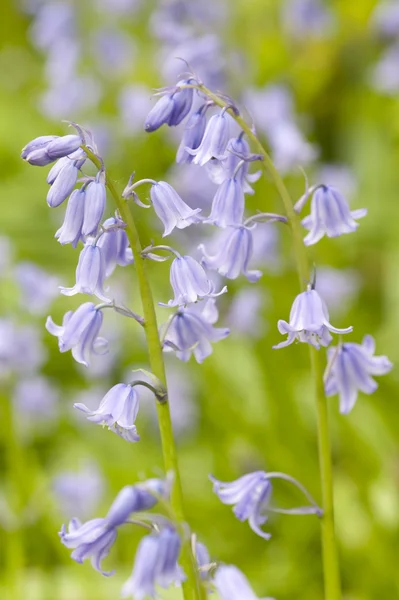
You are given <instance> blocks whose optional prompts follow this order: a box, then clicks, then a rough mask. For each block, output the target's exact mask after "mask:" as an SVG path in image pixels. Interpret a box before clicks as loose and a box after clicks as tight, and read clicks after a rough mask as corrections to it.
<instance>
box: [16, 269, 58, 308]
mask: <svg viewBox="0 0 399 600" xmlns="http://www.w3.org/2000/svg"><path fill="white" fill-rule="evenodd" d="M14 276H15V280H16V282H17V284H18V286H19V289H20V305H21V306H22V307H23V308H24V309H25V310H27V311H28V312H30V313H31V314H33V315H42V314H44V313H45V312H46V311H47V309H48V308H49V306H50V304H51V303H52V302H53V300H54V298H56V296H57V295H58V277H55V276H54V275H49V274H48V273H46V271H44V270H43V269H41V268H40V267H38V266H37V265H36V264H35V263H32V262H29V261H26V262H21V263H18V264H17V265H16V266H15V269H14Z"/></svg>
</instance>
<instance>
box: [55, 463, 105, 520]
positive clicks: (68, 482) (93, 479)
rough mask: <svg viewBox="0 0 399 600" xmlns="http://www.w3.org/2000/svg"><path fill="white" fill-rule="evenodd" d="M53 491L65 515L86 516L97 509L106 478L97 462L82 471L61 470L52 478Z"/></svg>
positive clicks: (88, 464)
mask: <svg viewBox="0 0 399 600" xmlns="http://www.w3.org/2000/svg"><path fill="white" fill-rule="evenodd" d="M51 487H52V491H53V493H54V496H55V498H56V501H57V505H58V507H59V508H60V510H61V512H62V513H63V515H64V516H66V517H68V518H71V517H72V516H73V515H78V517H81V518H86V517H88V515H90V514H92V513H93V511H95V510H96V508H97V506H98V504H99V502H100V500H101V497H102V495H103V492H104V478H103V477H102V475H101V473H100V471H99V470H98V467H97V466H96V465H95V464H92V463H87V464H85V465H84V466H83V468H82V469H81V470H80V471H61V472H60V473H58V474H57V475H56V476H55V477H54V478H53V480H52V486H51Z"/></svg>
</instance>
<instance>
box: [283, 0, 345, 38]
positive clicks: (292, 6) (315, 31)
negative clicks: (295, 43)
mask: <svg viewBox="0 0 399 600" xmlns="http://www.w3.org/2000/svg"><path fill="white" fill-rule="evenodd" d="M282 18H283V27H284V29H285V31H286V33H287V34H288V35H289V36H291V37H292V38H294V39H300V40H304V41H306V40H308V39H309V38H311V37H315V38H323V37H325V36H326V35H329V34H331V32H332V31H333V25H334V20H333V16H332V14H331V12H330V11H329V10H328V9H327V8H326V6H325V3H324V2H323V1H322V0H285V1H284V2H283V4H282Z"/></svg>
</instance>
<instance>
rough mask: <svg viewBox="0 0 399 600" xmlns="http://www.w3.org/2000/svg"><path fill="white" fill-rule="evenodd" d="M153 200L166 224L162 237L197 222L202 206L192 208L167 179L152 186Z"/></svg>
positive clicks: (158, 213) (157, 211)
mask: <svg viewBox="0 0 399 600" xmlns="http://www.w3.org/2000/svg"><path fill="white" fill-rule="evenodd" d="M150 196H151V202H152V205H153V207H154V210H155V213H156V215H157V216H158V217H159V218H160V219H161V221H162V223H163V224H164V226H165V231H164V232H163V235H162V237H165V236H167V235H169V234H170V233H172V231H173V229H174V228H175V227H177V228H178V229H184V228H185V227H188V226H189V225H192V223H197V222H198V221H199V217H198V216H197V215H198V213H199V212H201V209H200V208H196V209H194V210H193V209H191V208H190V207H189V206H187V204H186V203H185V202H183V200H182V199H181V198H180V196H179V194H178V193H177V192H176V191H175V190H174V189H173V188H172V186H171V185H169V184H168V183H166V181H158V183H155V184H154V185H153V186H152V187H151V191H150Z"/></svg>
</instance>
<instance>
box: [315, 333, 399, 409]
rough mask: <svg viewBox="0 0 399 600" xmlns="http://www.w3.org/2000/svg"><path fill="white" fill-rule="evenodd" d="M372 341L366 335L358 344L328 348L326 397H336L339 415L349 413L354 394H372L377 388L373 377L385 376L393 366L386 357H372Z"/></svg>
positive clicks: (353, 402) (354, 400) (348, 343)
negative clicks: (338, 404) (337, 396)
mask: <svg viewBox="0 0 399 600" xmlns="http://www.w3.org/2000/svg"><path fill="white" fill-rule="evenodd" d="M374 353H375V341H374V338H373V337H372V336H371V335H366V336H365V337H364V338H363V341H362V343H361V344H355V343H353V342H346V343H345V344H340V345H339V346H337V347H334V348H329V349H328V350H327V354H328V364H327V369H326V373H325V391H326V396H334V395H335V394H339V402H340V412H341V413H342V414H348V413H349V412H350V411H351V410H352V408H353V407H354V405H355V403H356V400H357V395H358V393H359V391H360V392H363V394H372V393H373V392H375V390H376V389H377V387H378V385H377V383H376V382H375V381H374V379H373V378H372V375H385V374H386V373H389V371H390V370H391V369H392V367H393V365H392V363H391V361H390V360H389V359H388V358H387V357H386V356H374Z"/></svg>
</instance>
